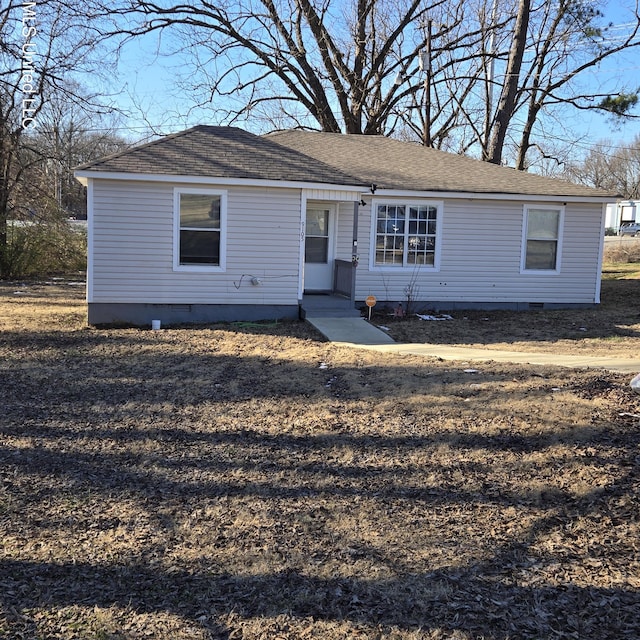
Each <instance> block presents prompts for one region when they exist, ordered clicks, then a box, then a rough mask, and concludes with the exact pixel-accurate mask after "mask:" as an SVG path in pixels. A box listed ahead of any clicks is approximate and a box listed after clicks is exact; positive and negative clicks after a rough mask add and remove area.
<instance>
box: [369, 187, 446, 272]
mask: <svg viewBox="0 0 640 640" xmlns="http://www.w3.org/2000/svg"><path fill="white" fill-rule="evenodd" d="M379 205H388V206H393V207H397V206H400V207H405V211H406V212H408V211H409V209H410V207H435V209H436V234H435V243H436V246H435V251H434V255H433V265H429V264H408V263H407V264H405V262H404V261H405V257H406V255H407V251H408V246H407V243H406V242H405V249H404V254H403V258H402V264H376V243H377V242H376V241H377V230H378V206H379ZM443 211H444V201H442V200H413V199H412V200H405V199H396V198H378V199H376V200H372V202H371V241H370V243H369V244H370V246H369V270H370V271H391V272H393V273H398V272H402V271H404V272H414V271H415V270H416V269H420V270H421V271H422V270H424V271H439V270H440V250H441V246H442V239H441V238H442V219H443ZM408 235H409V222H408V220H407V219H406V218H405V237H408Z"/></svg>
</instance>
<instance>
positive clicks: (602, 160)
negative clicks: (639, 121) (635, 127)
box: [567, 135, 640, 200]
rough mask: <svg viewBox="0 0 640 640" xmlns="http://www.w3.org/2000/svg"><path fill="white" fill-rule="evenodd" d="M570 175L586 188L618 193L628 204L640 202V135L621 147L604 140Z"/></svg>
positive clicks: (574, 166)
mask: <svg viewBox="0 0 640 640" xmlns="http://www.w3.org/2000/svg"><path fill="white" fill-rule="evenodd" d="M567 175H568V177H570V178H571V179H573V180H577V181H579V182H581V183H583V184H587V185H589V186H593V187H599V188H602V189H607V190H609V191H614V192H616V193H619V194H620V195H621V196H622V197H623V198H625V199H627V200H638V199H640V135H637V136H636V137H635V138H634V139H633V140H632V141H631V142H630V144H629V145H628V146H622V147H621V146H616V145H614V144H613V142H611V141H609V140H601V141H600V142H598V143H597V144H595V145H594V146H593V147H592V148H591V150H590V151H589V153H588V154H587V156H586V157H585V159H584V161H583V162H581V163H578V164H573V165H571V166H569V167H567Z"/></svg>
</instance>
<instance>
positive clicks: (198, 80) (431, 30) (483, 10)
mask: <svg viewBox="0 0 640 640" xmlns="http://www.w3.org/2000/svg"><path fill="white" fill-rule="evenodd" d="M91 4H92V7H93V15H94V16H95V19H96V24H101V28H102V36H103V37H105V38H114V37H115V38H119V39H120V40H119V42H120V43H121V44H123V43H126V42H128V41H130V40H132V39H135V38H136V37H138V36H140V35H144V34H151V33H156V34H172V38H169V40H170V41H171V40H173V42H175V43H177V44H176V45H175V46H176V48H177V49H179V50H180V51H181V52H183V53H184V52H189V53H190V54H191V60H192V61H193V64H192V66H191V76H190V77H189V78H188V82H189V84H190V85H191V87H192V88H195V89H197V90H198V93H199V95H200V97H201V98H202V97H203V96H204V100H202V101H201V102H200V103H199V104H201V105H202V104H208V105H210V107H211V109H212V113H213V118H214V120H216V121H218V122H224V123H227V124H231V123H234V122H238V121H242V120H246V119H249V118H251V117H254V118H255V117H257V116H258V115H260V116H261V117H265V118H267V119H268V120H269V124H270V126H271V127H274V126H275V127H289V126H297V127H307V128H319V129H321V130H324V131H334V132H336V131H342V132H345V133H352V134H384V135H402V136H405V137H413V138H415V139H418V140H421V141H422V142H426V143H427V144H430V145H432V146H436V147H441V148H447V149H452V150H457V151H460V152H470V151H473V152H474V153H476V154H477V155H480V156H482V157H483V158H485V159H487V160H490V161H491V162H496V163H501V162H504V160H505V157H506V156H509V157H511V158H513V160H514V161H515V163H516V165H517V167H518V168H520V169H526V168H527V166H528V163H529V159H528V157H527V154H528V152H529V151H530V150H532V149H534V148H536V147H542V146H544V145H543V143H544V141H543V140H541V139H540V137H536V136H537V135H538V133H537V132H538V129H539V126H540V123H541V122H544V121H545V118H549V117H551V116H553V115H554V114H560V113H566V112H567V110H573V111H575V110H582V109H596V110H600V111H601V112H605V113H610V114H614V115H617V116H626V115H628V114H629V113H631V111H630V110H631V109H632V107H633V106H634V104H635V100H636V99H637V87H634V86H631V87H628V86H625V84H624V81H620V82H619V83H618V84H617V85H616V86H615V87H610V88H608V90H604V89H600V88H595V89H594V88H593V87H587V85H586V82H581V79H582V78H583V76H585V74H586V73H587V72H588V71H589V70H591V69H593V68H595V67H596V66H597V65H598V64H600V63H601V62H603V61H604V60H606V59H613V58H614V57H615V56H617V55H618V54H622V53H625V52H626V53H628V52H629V51H630V50H631V49H632V48H634V47H637V46H640V39H639V38H638V35H639V33H640V32H639V25H640V16H639V14H638V9H637V5H636V6H635V8H632V9H631V10H630V11H629V13H628V14H627V18H628V28H627V32H626V34H625V35H624V37H622V38H619V39H611V38H609V37H608V33H609V32H608V31H607V23H606V19H605V16H604V15H603V14H602V13H601V12H600V11H599V10H598V8H597V7H598V4H597V2H596V0H558V1H557V2H541V3H537V4H536V5H535V6H531V4H530V0H426V1H425V0H233V1H232V0H221V1H217V2H212V1H210V0H198V1H196V2H192V3H176V4H173V3H172V2H160V1H159V0H158V1H152V0H113V1H111V2H109V3H108V5H107V4H105V0H91ZM627 18H625V20H626V19H627ZM494 94H495V95H496V96H497V98H498V99H497V100H496V101H495V102H494V100H493V96H494Z"/></svg>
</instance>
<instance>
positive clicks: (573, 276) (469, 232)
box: [356, 199, 603, 306]
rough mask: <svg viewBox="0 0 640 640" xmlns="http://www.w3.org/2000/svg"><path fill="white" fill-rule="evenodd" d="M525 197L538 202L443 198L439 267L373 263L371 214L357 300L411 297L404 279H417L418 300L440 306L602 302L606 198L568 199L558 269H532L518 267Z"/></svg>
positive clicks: (363, 238)
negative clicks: (389, 266) (600, 200)
mask: <svg viewBox="0 0 640 640" xmlns="http://www.w3.org/2000/svg"><path fill="white" fill-rule="evenodd" d="M385 201H392V199H387V200H385ZM412 201H415V200H414V199H412ZM425 202H428V201H427V200H425ZM525 204H529V205H531V204H535V201H530V200H522V201H498V200H496V201H483V200H462V199H459V200H445V201H444V207H443V216H442V219H441V220H440V225H441V236H440V263H439V268H438V269H432V268H428V267H421V268H420V269H418V270H416V271H414V270H413V269H411V268H408V269H407V268H405V269H385V270H382V271H381V270H376V269H375V268H373V269H371V270H370V269H369V251H370V246H371V244H370V243H371V224H370V219H369V221H368V222H367V223H366V224H361V225H360V231H359V234H358V235H359V245H360V256H361V259H360V266H359V267H358V271H357V280H356V282H357V285H356V299H358V300H363V299H364V298H366V297H367V296H368V295H375V296H376V297H377V298H378V299H379V300H387V301H390V302H395V301H397V302H400V301H403V300H405V299H406V293H405V288H406V287H407V285H410V284H412V283H413V284H414V292H413V298H414V299H415V300H420V301H423V302H427V303H428V302H434V303H442V305H443V306H444V305H446V304H451V306H463V305H464V304H465V303H471V306H473V305H474V304H483V303H484V304H485V305H492V304H496V305H501V304H504V303H520V304H522V305H528V304H529V303H534V304H537V303H543V304H559V305H567V304H593V303H594V302H599V300H598V296H599V279H600V239H601V234H602V224H603V220H602V215H603V214H602V209H603V207H602V205H601V204H582V205H580V204H572V203H567V205H566V206H565V215H564V228H563V241H562V246H561V252H562V253H561V266H560V272H559V273H557V274H556V273H545V274H539V273H538V274H534V273H521V271H520V264H521V257H522V230H523V229H522V225H523V221H524V209H523V207H524V205H525ZM544 204H546V205H549V204H551V205H554V204H556V203H548V202H546V203H544ZM557 205H558V206H559V207H561V206H563V205H564V203H563V202H558V203H557Z"/></svg>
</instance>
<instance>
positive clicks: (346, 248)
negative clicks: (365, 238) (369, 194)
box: [336, 202, 369, 260]
mask: <svg viewBox="0 0 640 640" xmlns="http://www.w3.org/2000/svg"><path fill="white" fill-rule="evenodd" d="M359 220H360V221H362V222H363V224H366V225H368V224H369V217H368V216H365V215H363V213H362V207H360V213H359ZM358 236H359V237H361V236H360V233H358ZM365 251H367V248H366V247H365ZM352 253H353V202H341V203H340V204H339V205H338V227H337V241H336V259H337V260H351V255H352Z"/></svg>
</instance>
